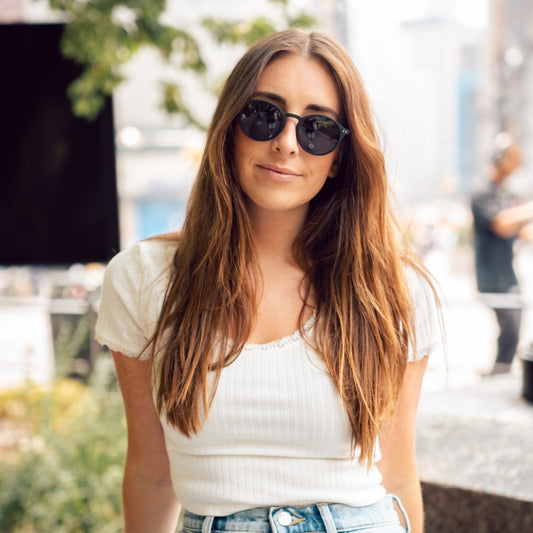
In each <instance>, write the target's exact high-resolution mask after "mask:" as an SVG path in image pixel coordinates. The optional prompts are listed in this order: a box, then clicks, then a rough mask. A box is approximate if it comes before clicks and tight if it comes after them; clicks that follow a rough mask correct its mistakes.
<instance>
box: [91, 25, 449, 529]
mask: <svg viewBox="0 0 533 533" xmlns="http://www.w3.org/2000/svg"><path fill="white" fill-rule="evenodd" d="M388 197H389V190H388V184H387V175H386V172H385V162H384V157H383V153H382V151H381V149H380V147H379V143H378V136H377V135H376V132H375V130H374V125H373V120H372V115H371V110H370V105H369V102H368V99H367V95H366V93H365V90H364V85H363V83H362V81H361V80H360V78H359V74H358V73H357V70H356V68H355V66H354V65H353V62H352V60H351V59H350V57H349V56H348V54H347V53H346V51H345V50H344V49H343V48H342V47H341V46H340V45H339V44H338V43H336V42H335V41H334V40H333V39H331V38H330V37H328V36H326V35H324V34H322V33H306V32H303V31H299V30H288V31H286V32H281V33H278V34H275V35H272V36H270V37H267V38H265V39H264V40H262V41H259V42H258V43H256V44H255V45H254V46H252V47H251V48H250V49H249V50H248V51H247V53H245V55H244V56H243V58H241V60H240V61H239V62H238V63H237V65H236V66H235V68H234V70H233V72H232V73H231V74H230V76H229V77H228V79H227V81H226V84H225V86H224V88H223V90H222V93H221V96H220V100H219V103H218V105H217V108H216V110H215V113H214V116H213V120H212V123H211V126H210V129H209V132H208V136H207V143H206V147H205V151H204V155H203V158H202V162H201V165H200V169H199V172H198V176H197V178H196V182H195V186H194V188H193V191H192V193H191V197H190V200H189V204H188V207H187V216H186V219H185V223H184V226H183V229H182V231H181V232H180V233H179V234H172V235H167V236H166V237H159V238H154V239H150V240H147V241H144V242H140V243H138V244H136V245H135V246H133V247H132V248H129V249H127V250H124V251H123V252H121V253H120V254H118V255H117V256H115V258H114V259H113V260H112V261H111V262H110V264H109V265H108V267H107V269H106V275H105V279H104V283H103V286H102V297H101V304H100V309H99V316H98V324H97V326H96V335H97V338H98V339H99V340H100V342H102V343H103V344H106V345H107V346H109V348H110V349H111V351H112V353H113V356H114V360H115V365H116V368H117V373H118V378H119V383H120V387H121V391H122V394H123V397H124V403H125V409H126V419H127V425H128V452H127V459H126V467H125V474H124V485H123V500H124V515H125V523H126V533H134V532H146V533H148V532H149V533H157V532H165V533H168V532H171V531H174V528H175V525H176V522H177V517H178V502H179V503H180V504H181V505H182V506H183V508H184V509H185V512H184V517H183V524H184V531H187V532H189V533H209V532H210V531H217V532H223V531H235V530H237V529H238V530H239V531H243V532H246V531H254V532H256V533H269V532H271V531H274V532H275V531H280V532H286V533H291V532H294V533H305V532H326V531H327V532H328V533H335V532H336V531H346V530H347V529H351V530H354V531H355V530H359V529H363V528H364V529H365V530H367V529H372V531H374V530H375V531H380V532H382V533H401V532H406V531H412V532H413V533H421V532H422V529H423V513H422V495H421V490H420V481H419V478H418V472H417V467H416V454H415V419H416V411H417V405H418V399H419V395H420V388H421V384H422V378H423V375H424V372H425V368H426V365H427V359H428V357H427V356H429V355H430V354H432V353H435V351H438V350H439V344H440V342H441V340H442V339H441V331H440V328H439V320H438V315H439V313H438V302H437V300H436V297H435V292H434V290H433V289H432V283H431V280H430V276H429V275H428V274H427V272H426V270H425V269H424V267H423V266H422V265H421V263H420V261H419V260H418V259H417V258H415V257H413V255H412V254H411V253H410V251H409V250H407V249H405V247H404V245H403V241H402V239H401V238H400V234H399V232H398V230H397V227H396V224H395V222H394V219H393V215H392V210H391V207H390V204H389V200H388ZM404 509H405V511H404ZM409 522H410V525H409Z"/></svg>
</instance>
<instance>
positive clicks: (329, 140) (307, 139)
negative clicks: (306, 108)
mask: <svg viewBox="0 0 533 533" xmlns="http://www.w3.org/2000/svg"><path fill="white" fill-rule="evenodd" d="M296 134H297V137H298V142H299V143H300V146H301V147H302V148H303V149H304V150H305V151H306V152H309V153H310V154H313V155H326V154H329V153H330V152H332V151H333V150H335V148H337V146H338V144H339V140H340V138H341V131H340V129H339V126H338V124H337V123H336V122H335V121H334V120H331V119H330V118H328V117H325V116H310V117H307V118H306V119H305V120H302V121H301V122H300V124H299V125H298V128H297V129H296Z"/></svg>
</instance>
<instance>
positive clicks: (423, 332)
mask: <svg viewBox="0 0 533 533" xmlns="http://www.w3.org/2000/svg"><path fill="white" fill-rule="evenodd" d="M405 277H406V281H407V284H408V287H409V292H410V295H411V300H412V308H413V313H414V323H413V326H414V338H415V345H414V346H410V349H409V361H417V360H420V359H422V358H423V357H425V356H426V355H430V354H432V353H436V352H441V351H442V344H443V336H442V333H443V324H442V309H441V299H440V297H439V290H438V286H437V282H436V281H435V280H434V279H432V276H431V274H430V273H427V272H425V271H424V269H423V268H418V267H416V266H411V265H410V266H407V267H406V268H405Z"/></svg>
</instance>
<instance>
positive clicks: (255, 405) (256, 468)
mask: <svg viewBox="0 0 533 533" xmlns="http://www.w3.org/2000/svg"><path fill="white" fill-rule="evenodd" d="M174 250H175V244H172V243H169V242H159V241H145V242H143V243H139V244H137V245H135V246H134V247H132V248H130V249H128V250H126V251H124V252H121V253H120V254H118V255H117V256H115V258H114V259H113V260H112V261H111V263H110V264H109V265H108V267H107V269H106V274H105V278H104V283H103V287H102V298H101V303H100V309H99V316H98V322H97V325H96V338H97V340H98V341H99V342H101V343H102V344H106V345H107V346H109V347H110V348H111V349H112V350H116V351H120V352H122V353H123V354H125V355H129V356H136V355H139V353H140V351H141V349H142V348H143V346H144V344H145V342H146V340H147V338H149V336H150V335H151V333H152V331H153V328H154V325H155V322H156V320H157V316H158V313H159V310H160V307H161V302H162V297H163V294H164V289H165V286H166V280H167V277H166V275H165V271H166V269H167V267H168V265H169V264H170V262H171V259H172V255H173V253H174ZM411 282H412V284H413V285H412V292H413V295H414V298H415V304H416V306H417V317H421V318H420V319H418V318H417V354H411V356H410V357H411V359H418V358H420V357H422V356H424V355H428V354H429V353H431V352H432V351H434V348H435V346H436V344H437V339H436V336H435V335H436V332H435V328H434V327H433V326H434V324H435V322H436V319H435V311H434V308H432V306H431V302H430V298H429V297H428V291H427V290H426V289H423V288H421V284H420V282H417V278H416V277H413V276H410V283H411ZM313 322H314V317H312V318H311V319H310V320H309V321H308V322H307V324H306V325H305V328H304V330H306V331H307V332H309V331H310V330H311V328H312V327H313ZM147 357H148V354H147V353H144V354H142V357H141V358H142V359H146V358H147ZM161 422H162V426H163V430H164V435H165V441H166V447H167V453H168V457H169V462H170V469H171V474H172V482H173V485H174V489H175V491H176V494H177V496H178V499H179V500H180V502H181V504H182V505H183V506H184V507H185V508H186V509H187V510H189V511H191V512H192V513H195V514H200V515H217V516H223V515H227V514H231V513H234V512H237V511H240V510H244V509H247V508H251V507H256V506H274V505H303V504H311V503H319V502H327V503H344V504H348V505H356V506H357V505H367V504H370V503H374V502H376V501H378V500H379V499H380V498H381V497H382V496H383V495H384V494H385V490H384V489H383V487H382V486H381V485H380V482H381V476H380V474H379V472H378V470H377V468H376V467H375V465H374V466H373V467H372V468H370V469H367V468H366V466H361V465H359V463H358V461H357V457H355V458H354V457H352V456H351V428H350V425H349V422H348V417H347V415H346V412H345V410H344V408H343V406H342V404H341V401H340V398H339V396H338V394H337V391H336V389H335V387H334V385H333V382H332V380H331V378H330V377H329V375H328V373H327V372H326V369H325V365H324V363H323V361H322V360H321V359H320V357H319V356H318V354H316V353H315V352H314V351H313V350H312V349H311V348H310V347H309V346H308V344H307V343H306V342H305V340H304V339H303V338H302V337H301V335H300V333H299V332H296V333H294V334H293V335H290V336H288V337H285V338H283V339H281V340H277V341H274V342H271V343H268V344H262V345H257V344H255V345H254V344H249V345H246V346H245V348H244V350H243V351H242V353H241V354H240V355H239V357H238V358H237V359H236V360H235V361H234V362H233V363H232V364H231V365H229V366H228V367H226V368H225V369H224V370H223V372H222V375H221V378H220V382H219V384H218V388H217V391H216V395H215V399H214V402H213V404H212V407H211V410H210V413H209V416H208V419H207V420H206V421H205V422H204V424H203V428H202V430H201V431H200V432H199V433H198V434H196V435H193V436H192V438H190V439H189V438H187V437H185V436H183V435H182V434H181V433H179V432H178V431H177V430H176V429H175V428H173V427H171V426H170V425H169V424H167V423H166V421H165V419H164V417H162V421H161ZM378 458H379V451H378V447H376V452H375V460H378Z"/></svg>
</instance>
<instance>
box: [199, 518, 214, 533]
mask: <svg viewBox="0 0 533 533" xmlns="http://www.w3.org/2000/svg"><path fill="white" fill-rule="evenodd" d="M214 519H215V517H214V516H206V517H205V518H204V522H203V524H202V533H211V528H212V527H213V520H214Z"/></svg>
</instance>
